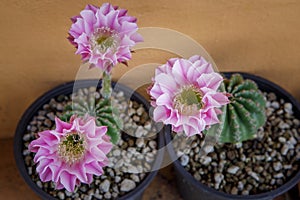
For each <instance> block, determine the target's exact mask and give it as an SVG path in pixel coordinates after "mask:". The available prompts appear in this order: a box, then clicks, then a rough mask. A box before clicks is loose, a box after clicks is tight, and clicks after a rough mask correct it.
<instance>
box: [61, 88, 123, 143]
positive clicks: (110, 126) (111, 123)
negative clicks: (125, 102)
mask: <svg viewBox="0 0 300 200" xmlns="http://www.w3.org/2000/svg"><path fill="white" fill-rule="evenodd" d="M95 90H96V89H95V88H93V87H91V88H89V90H88V89H84V90H79V91H78V92H77V93H78V95H77V96H73V98H72V100H73V102H72V105H68V106H66V108H65V114H64V116H63V120H65V121H68V120H69V118H70V117H71V116H72V115H74V114H75V115H78V116H85V115H86V114H88V116H92V117H95V118H96V123H97V125H98V126H107V135H109V136H110V138H111V142H112V143H114V144H116V143H117V142H118V140H119V137H120V136H119V135H120V134H119V131H120V129H121V127H122V123H121V121H120V119H119V118H118V111H117V110H115V109H114V108H113V107H112V105H111V100H110V99H105V98H101V97H100V96H98V97H97V95H95V94H96V93H95Z"/></svg>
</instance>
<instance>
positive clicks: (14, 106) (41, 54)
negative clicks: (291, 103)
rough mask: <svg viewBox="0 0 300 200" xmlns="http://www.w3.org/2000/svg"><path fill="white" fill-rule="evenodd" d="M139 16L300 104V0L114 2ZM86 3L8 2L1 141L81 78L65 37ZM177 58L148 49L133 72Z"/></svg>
mask: <svg viewBox="0 0 300 200" xmlns="http://www.w3.org/2000/svg"><path fill="white" fill-rule="evenodd" d="M110 2H111V3H112V4H114V5H119V6H120V7H121V8H126V9H128V10H129V14H130V15H133V16H136V17H137V18H138V25H139V27H149V26H154V27H164V28H170V29H174V30H177V31H179V32H181V33H184V34H186V35H189V36H190V37H192V38H194V39H195V40H196V41H197V42H199V43H200V44H202V45H203V46H204V47H205V48H206V49H207V51H208V52H209V53H210V54H211V56H212V57H213V58H214V60H215V62H216V64H217V65H218V68H219V70H220V71H244V72H250V73H254V74H257V75H260V76H264V77H265V78H267V79H269V80H271V81H273V82H275V83H277V84H279V85H281V86H282V87H283V88H285V89H286V90H287V91H289V92H290V93H291V94H292V95H294V96H295V97H296V98H297V99H298V100H300V90H299V82H300V1H297V0H294V1H291V0H254V1H245V0H230V1H228V0H209V1H207V0H187V1H182V0H156V1H152V0H143V1H139V0H129V1H121V0H119V1H117V0H112V1H110ZM88 3H90V4H95V5H101V4H102V3H103V2H102V1H92V0H90V1H82V0H76V1H74V0H66V1H62V0H22V1H20V0H2V1H1V6H0V28H1V31H0V80H1V82H0V128H1V131H0V138H4V137H12V136H13V135H14V130H15V127H16V124H17V122H18V120H19V118H20V117H21V115H22V113H23V112H24V111H25V109H26V108H27V107H28V106H29V105H30V104H31V103H32V102H33V101H34V100H35V99H36V98H37V97H38V96H40V95H41V94H43V93H44V92H46V91H47V90H48V89H51V88H53V87H54V86H56V85H58V84H60V83H63V82H65V81H70V80H74V79H75V78H76V73H77V71H78V69H79V66H80V58H79V56H77V55H74V51H75V49H74V48H73V47H72V46H71V45H70V44H69V43H68V41H67V40H66V37H67V32H68V30H69V28H70V25H71V22H70V20H69V18H70V17H71V16H74V15H77V14H78V13H79V12H80V10H82V9H83V8H84V7H85V5H86V4H88ZM170 57H174V55H172V54H171V53H167V52H161V51H158V50H141V51H137V53H136V54H135V55H134V56H133V60H132V61H131V62H130V63H129V64H130V66H129V68H126V67H124V66H118V67H117V68H116V69H115V71H114V79H115V80H116V79H118V78H120V77H121V76H122V75H123V74H124V73H125V72H126V71H128V70H130V69H132V68H134V67H135V66H138V65H140V64H144V63H151V62H154V63H164V62H166V60H167V59H168V58H170Z"/></svg>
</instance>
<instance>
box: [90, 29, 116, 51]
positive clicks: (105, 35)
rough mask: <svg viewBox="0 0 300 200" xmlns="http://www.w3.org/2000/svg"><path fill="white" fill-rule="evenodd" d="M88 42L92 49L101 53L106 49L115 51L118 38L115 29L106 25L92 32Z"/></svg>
mask: <svg viewBox="0 0 300 200" xmlns="http://www.w3.org/2000/svg"><path fill="white" fill-rule="evenodd" d="M90 43H91V46H92V49H93V50H98V51H100V52H101V53H105V52H106V51H107V50H108V49H112V51H114V52H115V51H116V50H117V48H118V46H119V43H120V38H119V36H118V34H117V33H116V31H114V30H111V29H110V28H108V27H102V28H98V29H97V30H96V31H95V32H94V33H93V35H92V36H91V38H90Z"/></svg>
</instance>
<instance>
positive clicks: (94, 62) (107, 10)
mask: <svg viewBox="0 0 300 200" xmlns="http://www.w3.org/2000/svg"><path fill="white" fill-rule="evenodd" d="M71 20H72V22H73V24H72V26H71V29H70V30H69V38H68V39H69V40H70V42H71V43H72V44H73V45H74V46H75V47H76V48H77V51H76V54H80V55H81V56H82V60H83V61H88V62H89V63H90V64H91V66H92V67H93V66H96V67H99V68H100V69H102V70H106V71H108V72H110V71H111V68H112V66H114V65H116V64H117V63H120V62H123V63H124V62H126V61H127V60H129V59H131V51H130V48H131V47H133V46H134V45H135V44H136V43H137V42H141V41H142V40H143V39H142V37H141V35H140V34H138V33H137V29H138V27H137V24H136V18H135V17H132V16H129V15H127V10H124V9H119V10H118V7H115V6H112V5H111V4H109V3H104V4H103V5H102V6H101V7H100V8H98V7H96V6H92V5H87V6H86V8H85V9H84V10H83V11H81V12H80V15H79V16H75V17H73V18H72V19H71Z"/></svg>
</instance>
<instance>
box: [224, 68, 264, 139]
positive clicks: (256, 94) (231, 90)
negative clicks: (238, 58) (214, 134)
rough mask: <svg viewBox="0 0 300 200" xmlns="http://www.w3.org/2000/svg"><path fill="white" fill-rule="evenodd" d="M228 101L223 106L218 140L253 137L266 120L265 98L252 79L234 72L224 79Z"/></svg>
mask: <svg viewBox="0 0 300 200" xmlns="http://www.w3.org/2000/svg"><path fill="white" fill-rule="evenodd" d="M224 85H225V91H226V92H227V93H228V94H229V100H230V103H229V104H227V105H226V106H225V108H223V110H224V111H225V112H224V115H225V116H224V121H223V125H222V126H221V127H222V132H221V133H220V137H219V141H220V142H231V143H232V142H242V141H245V140H248V139H252V138H254V136H255V134H256V133H257V130H258V128H260V127H261V126H263V125H264V123H265V121H266V116H265V106H266V100H265V98H264V96H263V94H262V93H261V92H260V90H259V89H258V87H257V85H256V83H255V82H253V81H252V80H244V79H243V77H242V76H241V75H240V74H234V75H232V76H231V78H230V79H228V80H225V81H224ZM221 123H222V122H221Z"/></svg>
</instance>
